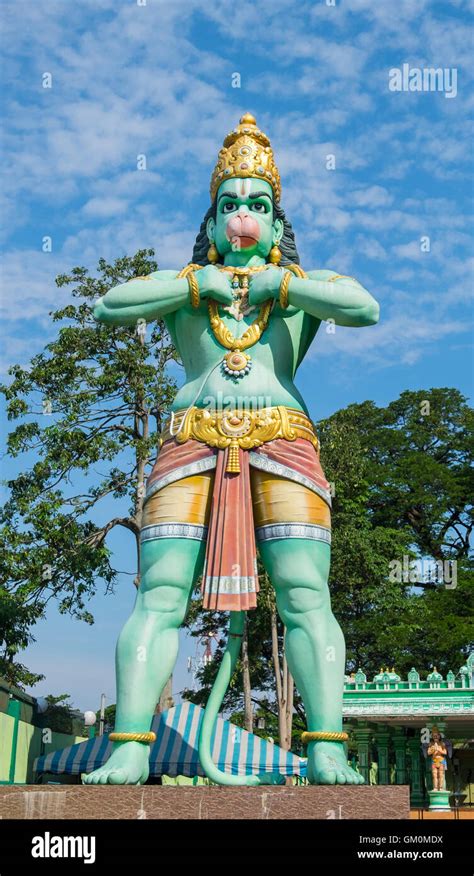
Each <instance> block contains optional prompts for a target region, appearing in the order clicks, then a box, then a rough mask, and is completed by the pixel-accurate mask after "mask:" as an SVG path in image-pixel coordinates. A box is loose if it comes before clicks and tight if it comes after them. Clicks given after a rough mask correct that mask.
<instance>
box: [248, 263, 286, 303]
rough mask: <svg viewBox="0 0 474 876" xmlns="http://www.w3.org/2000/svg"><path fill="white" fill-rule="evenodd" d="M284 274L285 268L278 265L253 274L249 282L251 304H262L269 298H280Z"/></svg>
mask: <svg viewBox="0 0 474 876" xmlns="http://www.w3.org/2000/svg"><path fill="white" fill-rule="evenodd" d="M283 274H284V270H283V268H277V267H274V268H273V267H272V268H268V269H267V270H266V271H258V273H256V274H252V275H251V276H250V283H249V286H250V290H249V304H261V303H262V302H263V301H268V299H269V298H278V296H279V294H280V284H281V281H282V279H283Z"/></svg>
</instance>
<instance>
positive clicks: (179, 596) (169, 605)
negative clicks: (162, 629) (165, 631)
mask: <svg viewBox="0 0 474 876" xmlns="http://www.w3.org/2000/svg"><path fill="white" fill-rule="evenodd" d="M142 584H143V582H142ZM190 589H191V584H189V585H188V586H183V584H182V582H181V583H180V584H177V583H172V582H164V581H160V582H159V583H156V584H155V586H154V587H153V586H150V583H149V582H148V586H145V587H143V586H140V590H139V591H138V595H137V604H136V609H137V611H140V612H143V611H144V612H153V613H156V614H157V615H160V619H161V620H162V622H163V623H164V625H165V626H166V627H180V626H181V624H182V623H183V621H184V619H185V616H186V610H187V605H188V596H189V592H190Z"/></svg>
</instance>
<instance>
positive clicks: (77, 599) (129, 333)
mask: <svg viewBox="0 0 474 876" xmlns="http://www.w3.org/2000/svg"><path fill="white" fill-rule="evenodd" d="M156 269H157V265H156V262H155V261H154V259H153V250H140V251H139V252H138V253H137V254H136V255H135V256H133V257H131V258H128V257H124V258H120V259H117V260H116V261H115V262H114V264H107V262H105V260H104V259H101V260H100V261H99V265H98V275H97V276H95V277H92V276H90V275H89V273H88V271H87V270H86V269H85V268H83V267H76V268H74V269H73V270H72V271H71V273H70V274H69V275H61V276H59V277H58V278H57V280H56V283H57V285H58V287H63V286H71V287H72V289H71V296H72V298H73V299H76V302H77V303H70V304H67V305H66V306H65V307H63V308H61V309H59V310H57V311H55V312H53V313H52V314H51V318H52V321H53V322H54V323H58V326H59V330H58V335H57V337H56V339H55V340H53V341H51V342H50V343H48V344H46V346H45V349H44V351H43V352H41V353H39V354H38V355H35V356H34V357H33V359H32V360H31V363H30V364H29V365H28V367H20V366H19V365H14V366H13V367H12V368H10V370H9V374H10V375H11V378H12V379H11V382H10V383H9V384H8V385H4V386H1V387H0V391H1V392H2V393H3V395H4V396H5V400H6V406H7V414H8V418H9V420H13V421H19V422H18V423H17V425H16V426H15V428H14V429H13V431H12V432H11V433H10V434H9V435H8V439H7V452H8V454H9V455H10V456H11V457H13V458H15V457H19V456H22V458H25V457H26V462H25V467H24V468H22V471H21V473H20V474H19V475H17V477H15V478H12V479H11V480H9V481H8V482H7V486H8V489H9V497H8V499H7V501H6V503H5V506H4V508H3V510H2V512H1V514H0V540H1V546H2V553H1V559H0V576H1V580H2V582H3V583H2V586H1V590H0V597H1V598H0V631H1V634H2V641H3V654H2V655H1V656H0V660H1V661H2V668H3V669H4V666H3V664H5V663H7V664H10V668H9V672H8V671H5V669H4V674H6V675H7V677H9V678H10V679H11V678H12V675H13V676H15V683H17V684H21V682H22V681H23V683H25V684H31V683H32V675H31V674H28V673H27V671H26V670H25V669H24V667H23V668H21V667H19V666H18V668H17V669H16V670H15V669H13V667H12V665H11V664H12V658H13V656H14V655H15V654H16V653H17V652H18V651H19V650H21V648H24V647H25V646H26V644H27V643H28V641H31V640H32V636H31V633H29V627H30V626H31V625H32V624H34V622H35V621H37V620H38V618H40V617H42V616H44V612H45V609H46V606H47V603H48V601H49V600H50V599H55V600H56V601H57V603H58V607H59V610H60V611H61V612H63V613H64V612H67V613H69V614H71V615H72V616H75V617H77V618H79V619H81V620H83V621H85V622H86V623H92V622H93V616H92V614H91V613H90V611H89V610H88V607H87V603H88V601H89V599H90V598H91V597H92V596H93V595H94V593H95V592H96V588H97V581H98V580H99V579H102V581H104V582H105V585H106V588H107V590H109V591H112V590H113V587H114V583H115V580H116V574H117V572H116V570H115V569H114V567H113V566H112V564H111V557H110V551H109V549H108V548H107V546H106V543H105V538H106V535H107V533H108V532H110V531H111V530H112V529H113V528H114V527H116V526H121V527H123V528H125V529H126V530H128V531H129V532H131V533H132V534H133V536H134V538H135V543H136V549H137V550H136V554H137V575H136V583H138V581H139V567H138V562H139V554H138V536H139V530H140V522H141V512H142V505H143V483H144V478H145V476H146V470H147V467H148V466H149V465H150V464H151V462H152V460H153V457H154V456H155V455H156V447H157V442H158V427H159V424H160V417H161V413H162V411H164V410H166V409H168V408H169V406H170V404H171V401H172V399H173V397H174V392H175V383H174V381H173V380H172V379H171V377H170V376H169V372H168V365H169V364H170V363H171V362H172V361H173V360H175V359H176V354H175V350H174V347H173V346H172V344H171V341H170V338H169V336H168V333H167V331H166V329H165V327H164V324H163V323H162V322H159V321H157V322H156V323H153V325H152V327H151V332H150V336H149V337H147V338H144V337H143V336H141V335H139V334H137V333H136V331H135V328H134V327H127V328H122V327H109V326H105V325H102V324H98V323H96V321H95V320H94V318H93V305H94V302H95V300H96V298H97V297H98V296H101V295H104V294H105V292H106V291H107V290H108V289H109V288H111V287H112V286H116V285H118V284H119V283H124V282H126V281H127V280H129V279H130V278H131V277H134V276H140V275H143V274H147V273H149V272H151V271H154V270H156ZM30 458H33V460H34V461H33V463H32V464H31V465H30V467H29V468H28V460H29V459H30ZM98 471H99V474H100V481H99V482H98V483H97V478H96V477H94V482H95V485H94V486H92V481H93V479H92V477H91V474H92V472H94V473H97V472H98ZM107 496H113V497H114V498H115V499H116V500H122V504H123V502H124V501H125V502H128V510H126V511H125V513H124V514H123V515H122V516H117V517H113V518H112V519H109V520H107V522H106V523H104V524H101V525H99V524H97V523H95V522H93V520H92V519H91V515H92V513H93V512H95V511H96V510H97V513H98V514H99V515H100V514H101V506H100V502H101V500H103V499H104V498H105V497H107ZM13 614H15V621H14V624H13V626H12V627H10V621H11V618H12V616H13ZM6 669H7V670H8V666H7V667H6ZM40 677H41V676H37V679H36V680H38V679H39V678H40Z"/></svg>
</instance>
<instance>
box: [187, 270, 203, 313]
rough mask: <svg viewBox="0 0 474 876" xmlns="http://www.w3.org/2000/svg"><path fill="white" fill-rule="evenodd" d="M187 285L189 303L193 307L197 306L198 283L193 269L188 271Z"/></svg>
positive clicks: (198, 298)
mask: <svg viewBox="0 0 474 876" xmlns="http://www.w3.org/2000/svg"><path fill="white" fill-rule="evenodd" d="M186 279H187V281H188V286H189V297H190V299H191V304H192V306H193V307H199V302H200V296H199V283H198V281H197V277H196V274H195V273H194V271H190V272H189V274H188V275H187V277H186Z"/></svg>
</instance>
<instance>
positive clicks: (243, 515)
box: [147, 438, 331, 611]
mask: <svg viewBox="0 0 474 876" xmlns="http://www.w3.org/2000/svg"><path fill="white" fill-rule="evenodd" d="M227 454H228V449H227V448H226V449H225V450H217V449H216V448H214V447H208V446H207V445H206V444H203V443H201V442H199V441H196V440H194V439H192V438H190V439H189V440H188V441H186V442H185V443H184V444H178V443H177V441H176V440H175V439H171V440H169V441H166V442H165V443H164V444H163V446H162V447H161V450H160V452H159V454H158V457H157V460H156V462H155V465H154V466H153V470H152V472H151V474H150V476H149V478H148V480H147V497H149V496H150V495H153V494H154V493H156V492H157V491H159V490H160V489H162V488H163V487H165V486H167V485H168V484H169V483H173V482H174V481H177V480H180V479H181V478H184V477H190V476H193V475H197V474H199V473H200V472H203V471H209V470H210V469H213V468H215V470H216V473H215V479H214V488H213V494H212V502H211V512H210V519H209V528H208V533H207V545H206V557H205V562H204V571H203V576H202V587H201V591H202V594H203V608H207V609H212V610H217V611H246V610H249V609H251V608H256V606H257V593H258V591H259V583H258V574H257V546H256V539H255V526H254V519H253V509H252V494H251V486H250V466H251V465H252V466H254V467H255V468H258V469H261V470H263V471H267V472H269V473H271V474H274V475H276V476H279V477H283V478H285V477H286V478H288V479H290V480H294V481H297V482H299V483H301V484H303V485H304V486H307V487H308V488H309V489H312V490H313V491H314V492H316V493H318V494H319V495H320V496H321V497H322V498H323V499H324V501H325V502H326V503H327V504H328V505H330V504H331V498H330V492H329V484H328V482H327V481H326V479H325V477H324V474H323V471H322V468H321V465H320V462H319V455H318V453H317V452H316V450H315V448H314V447H313V445H312V444H311V442H310V441H307V440H305V439H304V438H297V439H296V440H295V441H287V440H286V439H284V438H277V439H275V440H274V441H269V442H267V443H265V444H264V445H262V446H261V447H257V448H254V449H253V450H250V451H249V450H242V449H241V448H239V462H240V472H239V473H229V472H227V471H226V467H227Z"/></svg>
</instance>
